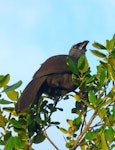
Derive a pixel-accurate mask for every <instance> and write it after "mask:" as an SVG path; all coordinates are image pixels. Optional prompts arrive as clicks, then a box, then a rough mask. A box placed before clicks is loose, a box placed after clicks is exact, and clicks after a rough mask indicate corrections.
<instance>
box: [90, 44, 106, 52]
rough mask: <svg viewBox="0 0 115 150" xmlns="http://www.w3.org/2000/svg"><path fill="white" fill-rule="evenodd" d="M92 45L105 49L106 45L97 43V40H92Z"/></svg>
mask: <svg viewBox="0 0 115 150" xmlns="http://www.w3.org/2000/svg"><path fill="white" fill-rule="evenodd" d="M93 46H94V47H95V48H98V49H101V50H102V49H106V47H105V46H103V45H102V44H100V43H98V42H94V43H93Z"/></svg>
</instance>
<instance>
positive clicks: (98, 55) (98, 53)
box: [91, 50, 106, 58]
mask: <svg viewBox="0 0 115 150" xmlns="http://www.w3.org/2000/svg"><path fill="white" fill-rule="evenodd" d="M91 52H92V53H93V55H95V56H97V57H99V58H105V57H106V55H105V54H104V53H101V52H99V51H97V50H91Z"/></svg>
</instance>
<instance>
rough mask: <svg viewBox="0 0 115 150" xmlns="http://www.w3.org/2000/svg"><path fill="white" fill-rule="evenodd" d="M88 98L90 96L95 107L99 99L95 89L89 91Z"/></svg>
mask: <svg viewBox="0 0 115 150" xmlns="http://www.w3.org/2000/svg"><path fill="white" fill-rule="evenodd" d="M88 98H89V101H90V102H91V103H92V104H93V105H94V107H96V103H97V102H96V101H97V99H96V96H95V93H94V92H93V91H90V92H89V93H88Z"/></svg>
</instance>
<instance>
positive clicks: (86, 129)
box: [70, 110, 97, 150]
mask: <svg viewBox="0 0 115 150" xmlns="http://www.w3.org/2000/svg"><path fill="white" fill-rule="evenodd" d="M96 115H97V110H95V112H94V113H93V115H92V117H91V119H90V120H89V122H88V124H87V125H86V126H85V128H84V130H83V131H82V132H81V134H80V135H79V136H78V138H77V140H76V141H75V144H74V146H73V147H72V148H71V149H70V150H75V149H76V148H77V147H78V146H79V143H80V141H81V140H82V137H83V136H84V134H85V133H86V132H87V131H88V129H89V127H90V125H91V124H92V121H93V120H94V118H95V116H96Z"/></svg>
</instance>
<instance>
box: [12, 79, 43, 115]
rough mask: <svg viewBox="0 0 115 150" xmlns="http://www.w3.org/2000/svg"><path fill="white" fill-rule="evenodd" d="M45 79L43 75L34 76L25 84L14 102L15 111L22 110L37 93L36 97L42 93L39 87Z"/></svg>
mask: <svg viewBox="0 0 115 150" xmlns="http://www.w3.org/2000/svg"><path fill="white" fill-rule="evenodd" d="M45 80H46V77H45V76H44V77H42V78H35V79H33V80H32V81H31V82H30V83H29V84H28V85H27V86H26V88H25V89H24V91H23V93H22V94H21V96H20V98H19V100H18V102H17V104H16V108H15V111H16V113H20V112H24V111H25V110H26V109H27V108H28V107H29V106H30V104H32V102H33V101H34V100H35V98H36V96H37V94H38V97H39V96H41V94H42V91H41V87H42V85H43V83H44V82H45Z"/></svg>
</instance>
